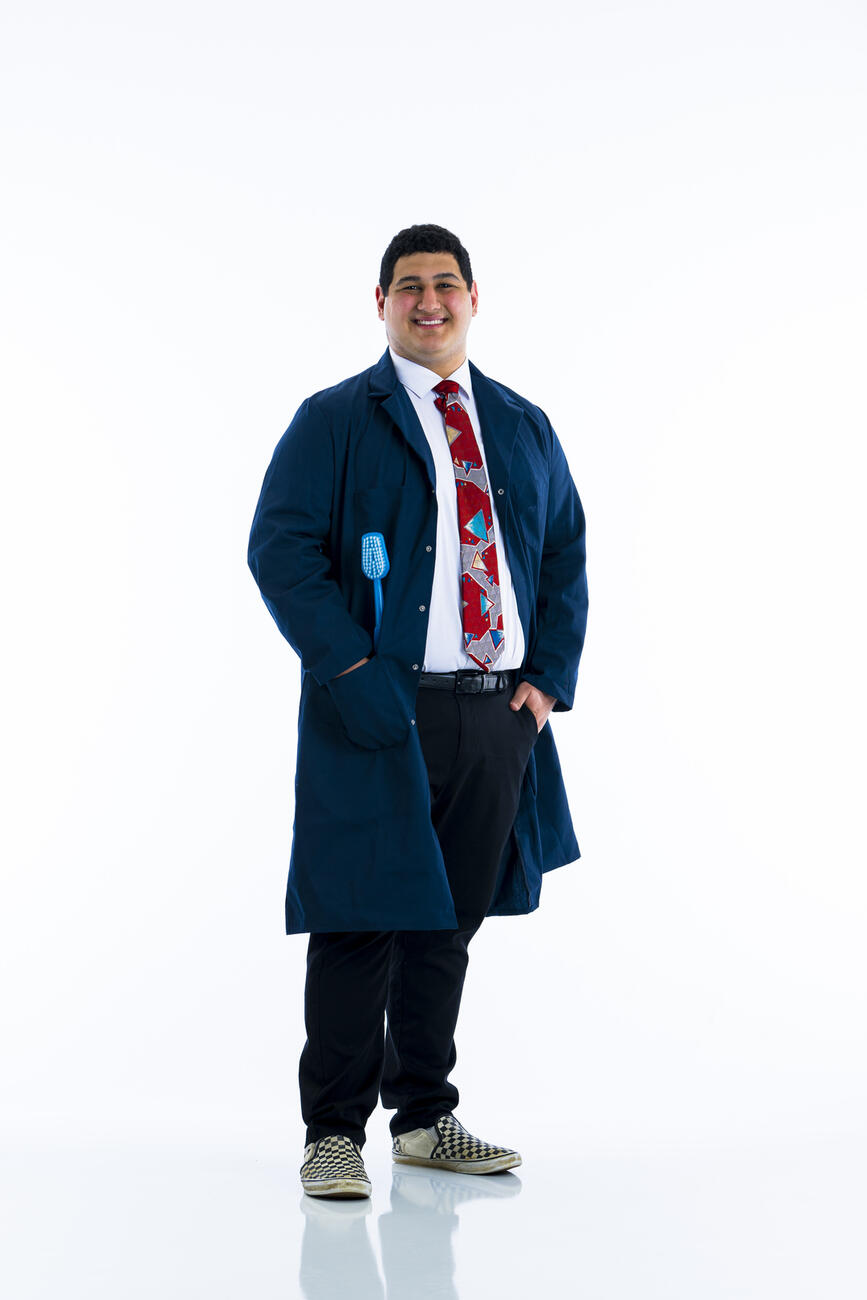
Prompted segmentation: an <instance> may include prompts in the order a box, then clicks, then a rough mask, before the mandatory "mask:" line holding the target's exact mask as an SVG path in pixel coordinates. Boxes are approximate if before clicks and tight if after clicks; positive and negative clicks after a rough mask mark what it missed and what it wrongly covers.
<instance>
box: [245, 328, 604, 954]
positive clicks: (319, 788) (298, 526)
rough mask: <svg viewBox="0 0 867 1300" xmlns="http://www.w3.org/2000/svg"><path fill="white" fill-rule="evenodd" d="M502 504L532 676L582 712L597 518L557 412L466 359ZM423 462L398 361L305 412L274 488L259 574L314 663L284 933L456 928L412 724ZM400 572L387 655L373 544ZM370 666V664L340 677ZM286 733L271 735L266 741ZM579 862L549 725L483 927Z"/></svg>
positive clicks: (421, 440)
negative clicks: (588, 558)
mask: <svg viewBox="0 0 867 1300" xmlns="http://www.w3.org/2000/svg"><path fill="white" fill-rule="evenodd" d="M470 371H471V374H472V380H473V396H474V397H475V401H476V407H477V410H478V416H479V422H480V424H481V430H482V437H483V440H484V448H485V457H486V460H487V466H488V479H489V489H490V492H491V500H492V501H493V504H494V508H495V509H496V512H497V518H498V521H499V527H500V533H501V537H502V540H503V544H504V545H505V548H506V554H507V559H508V564H509V570H510V572H511V575H512V581H513V583H514V587H515V595H516V599H517V605H518V613H519V615H520V618H521V623H522V626H523V629H524V638H525V642H526V653H525V658H524V663H523V665H522V667H521V671H520V674H519V679H522V680H524V681H528V682H532V683H533V685H534V686H538V687H539V688H540V689H541V690H543V691H546V692H547V693H548V694H549V695H553V696H554V697H555V698H556V703H555V705H554V711H555V712H565V711H566V710H567V709H570V708H571V707H572V702H573V696H574V692H575V682H576V678H577V675H578V660H579V658H580V655H581V648H582V645H583V642H584V629H585V626H586V621H587V580H586V575H585V548H584V512H583V510H582V507H581V502H580V500H579V497H578V493H577V491H576V489H575V485H574V483H573V481H572V478H571V475H570V473H569V468H568V465H567V463H566V458H565V456H564V454H563V450H562V448H561V446H560V443H559V441H558V439H557V436H556V434H555V433H554V430H553V429H552V427H551V424H550V422H549V421H548V418H547V416H546V415H545V414H544V412H543V411H541V410H540V409H539V407H538V406H534V405H533V404H532V403H531V402H528V401H527V400H526V399H525V398H523V397H520V396H519V395H518V394H517V393H514V392H512V390H511V389H509V388H506V387H505V386H504V385H503V384H499V383H496V382H495V381H494V380H492V379H488V378H486V376H485V375H483V374H482V373H481V371H480V370H478V369H477V367H476V366H474V365H473V364H472V362H471V363H470ZM436 521H437V501H436V475H435V470H434V464H433V460H432V457H431V454H430V448H429V446H428V443H427V439H426V438H425V435H424V432H423V430H422V428H421V425H420V424H419V421H418V418H417V416H416V414H415V411H414V410H413V407H412V404H411V402H410V399H409V397H408V396H407V394H406V391H405V390H404V388H403V385H402V384H401V383H400V381H399V380H398V378H397V374H396V372H395V369H394V365H393V363H392V360H391V356H390V355H389V352H388V349H386V351H385V353H384V354H383V356H382V357H381V359H380V360H379V362H378V363H377V365H375V366H372V367H371V368H370V369H368V370H365V371H363V372H362V373H361V374H359V375H355V376H353V377H352V378H351V379H347V380H345V381H344V382H343V383H340V384H337V385H336V386H335V387H334V388H328V389H325V390H324V391H322V392H319V393H315V394H314V395H313V396H312V397H309V398H307V400H306V401H305V402H303V403H302V404H301V406H300V408H299V410H298V412H297V413H296V415H295V418H294V419H293V421H292V423H291V424H290V426H289V428H288V429H287V430H286V432H285V433H284V435H283V437H282V438H281V439H280V441H279V443H278V444H277V447H276V449H275V451H274V455H273V457H272V460H271V463H270V465H269V466H268V469H267V472H266V474H265V479H264V482H263V484H262V491H261V494H260V497H259V502H258V505H257V507H256V513H255V517H254V519H253V526H252V529H251V532H250V545H249V552H248V562H249V565H250V569H251V570H252V573H253V576H254V578H255V580H256V583H257V584H258V586H259V589H260V591H261V593H262V596H263V598H264V600H265V604H266V605H267V606H268V609H269V610H270V611H271V614H272V615H273V617H274V620H275V622H276V624H277V626H278V628H279V629H280V631H281V632H282V633H283V635H284V637H285V638H286V640H287V641H288V642H289V644H290V645H291V646H292V648H293V649H294V650H295V652H296V653H297V654H298V655H299V656H300V659H301V699H300V703H299V709H298V751H297V762H296V773H295V817H294V825H293V839H292V852H291V857H290V863H289V882H288V888H287V893H286V933H287V934H298V933H303V932H306V931H323V930H325V931H327V930H429V929H450V928H452V927H454V926H455V925H456V918H455V912H454V907H453V904H452V898H451V893H450V891H449V886H448V881H447V878H446V872H445V867H444V864H443V858H442V852H441V850H440V847H439V841H438V840H437V837H436V833H435V831H434V829H433V826H432V824H431V818H430V793H429V786H428V777H427V769H426V767H425V763H424V758H423V755H422V750H421V745H420V743H419V738H418V733H417V729H416V727H415V725H414V724H413V719H414V718H415V698H416V692H417V689H418V678H419V673H420V671H421V666H422V664H423V662H424V652H425V641H426V636H427V626H428V612H429V610H430V600H431V586H432V582H433V572H434V558H435V554H436ZM370 531H375V532H381V533H382V534H383V536H384V538H385V543H386V547H387V552H388V556H389V560H390V564H391V567H390V570H389V573H388V575H387V577H386V578H384V579H383V582H382V589H383V600H384V609H383V616H382V625H381V629H380V635H379V641H378V644H377V647H376V650H375V651H374V646H373V632H374V627H375V622H376V614H375V608H374V595H373V583H372V581H371V580H370V579H369V578H367V577H366V576H365V575H364V573H363V572H362V568H361V537H362V534H363V533H365V532H370ZM365 655H370V656H372V658H371V659H370V662H369V663H366V664H363V665H362V666H361V667H360V668H356V669H354V670H353V671H352V672H350V673H346V674H345V676H338V674H339V673H342V672H343V670H344V669H345V668H348V667H349V665H350V664H354V663H356V662H357V661H358V660H359V659H362V658H364V656H365ZM274 721H275V719H269V723H271V724H272V725H273V723H274ZM579 856H580V854H579V850H578V843H577V841H576V839H575V833H574V830H573V827H572V821H571V817H570V813H569V807H568V803H567V800H566V791H565V788H564V785H563V778H562V775H561V771H560V762H559V759H558V757H557V750H556V748H555V745H554V736H553V734H552V730H551V726H550V723H548V722H546V723H545V726H544V727H543V728H542V730H541V732H540V733H539V736H538V739H537V741H536V743H535V746H534V748H533V751H532V753H531V755H530V761H529V763H528V765H527V769H526V772H525V775H524V781H523V786H522V790H521V798H520V804H519V807H518V811H517V814H516V817H515V822H514V826H513V828H512V831H511V834H510V836H509V840H508V842H507V845H506V848H505V850H504V853H503V857H502V861H501V865H500V879H499V885H498V888H497V892H496V896H495V898H494V901H493V903H492V905H491V909H490V913H489V914H490V915H510V914H516V913H523V912H530V911H532V910H533V909H534V908H536V907H537V906H538V903H539V891H540V888H541V884H542V873H543V872H544V871H550V870H551V869H552V868H554V867H559V866H562V865H563V864H564V863H567V862H573V861H574V860H575V859H576V858H578V857H579Z"/></svg>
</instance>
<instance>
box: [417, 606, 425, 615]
mask: <svg viewBox="0 0 867 1300" xmlns="http://www.w3.org/2000/svg"><path fill="white" fill-rule="evenodd" d="M418 608H419V613H420V614H423V613H424V605H419V607H418Z"/></svg>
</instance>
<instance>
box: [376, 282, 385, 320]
mask: <svg viewBox="0 0 867 1300" xmlns="http://www.w3.org/2000/svg"><path fill="white" fill-rule="evenodd" d="M376 311H377V315H378V316H379V319H380V320H385V294H384V293H383V292H382V289H381V288H380V287H379V285H377V286H376Z"/></svg>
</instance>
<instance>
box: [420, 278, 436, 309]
mask: <svg viewBox="0 0 867 1300" xmlns="http://www.w3.org/2000/svg"><path fill="white" fill-rule="evenodd" d="M439 305H440V300H439V297H438V296H437V291H436V289H435V288H434V286H433V285H432V284H429V285H428V286H427V288H426V289H424V290H423V292H422V295H421V302H420V303H419V305H418V306H419V311H425V312H429V313H431V314H432V313H433V312H435V311H437V310H438V309H439Z"/></svg>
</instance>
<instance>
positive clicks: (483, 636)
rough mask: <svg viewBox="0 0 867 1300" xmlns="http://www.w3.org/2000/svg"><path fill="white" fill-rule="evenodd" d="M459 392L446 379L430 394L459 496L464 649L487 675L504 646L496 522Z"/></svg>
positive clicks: (478, 455) (477, 445)
mask: <svg viewBox="0 0 867 1300" xmlns="http://www.w3.org/2000/svg"><path fill="white" fill-rule="evenodd" d="M458 387H459V385H458V384H456V383H455V381H454V380H453V379H444V380H443V381H442V383H441V384H437V385H436V387H435V388H434V390H433V391H434V392H435V393H438V394H439V396H438V397H436V398H434V402H435V404H436V408H437V410H438V411H442V414H443V419H444V420H445V426H446V437H447V438H448V440H449V451H450V452H451V454H452V465H453V466H454V471H455V486H456V489H457V494H458V531H459V533H460V542H461V605H462V616H463V628H464V649H465V650H466V652H467V654H468V655H469V656H470V658H471V659H474V660H475V662H476V663H477V664H478V665H479V667H480V668H484V670H485V672H490V670H491V669H492V668H493V667H494V662H495V660H496V658H497V656H498V655H499V654H500V652H501V651H502V649H503V644H504V642H503V636H504V633H503V612H502V607H501V604H500V574H499V570H498V568H497V547H496V544H495V542H494V516H493V513H492V511H491V498H490V495H489V493H488V480H487V478H486V477H485V467H484V465H483V464H482V455H481V452H480V451H479V444H478V443H477V442H476V435H475V434H474V433H473V426H472V424H471V423H470V417H469V416H468V415H467V413H466V411H465V410H464V408H463V407H462V406H461V404H460V402H459V401H458V400H457V398H456V397H453V396H451V394H453V393H456V392H457V391H458Z"/></svg>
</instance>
